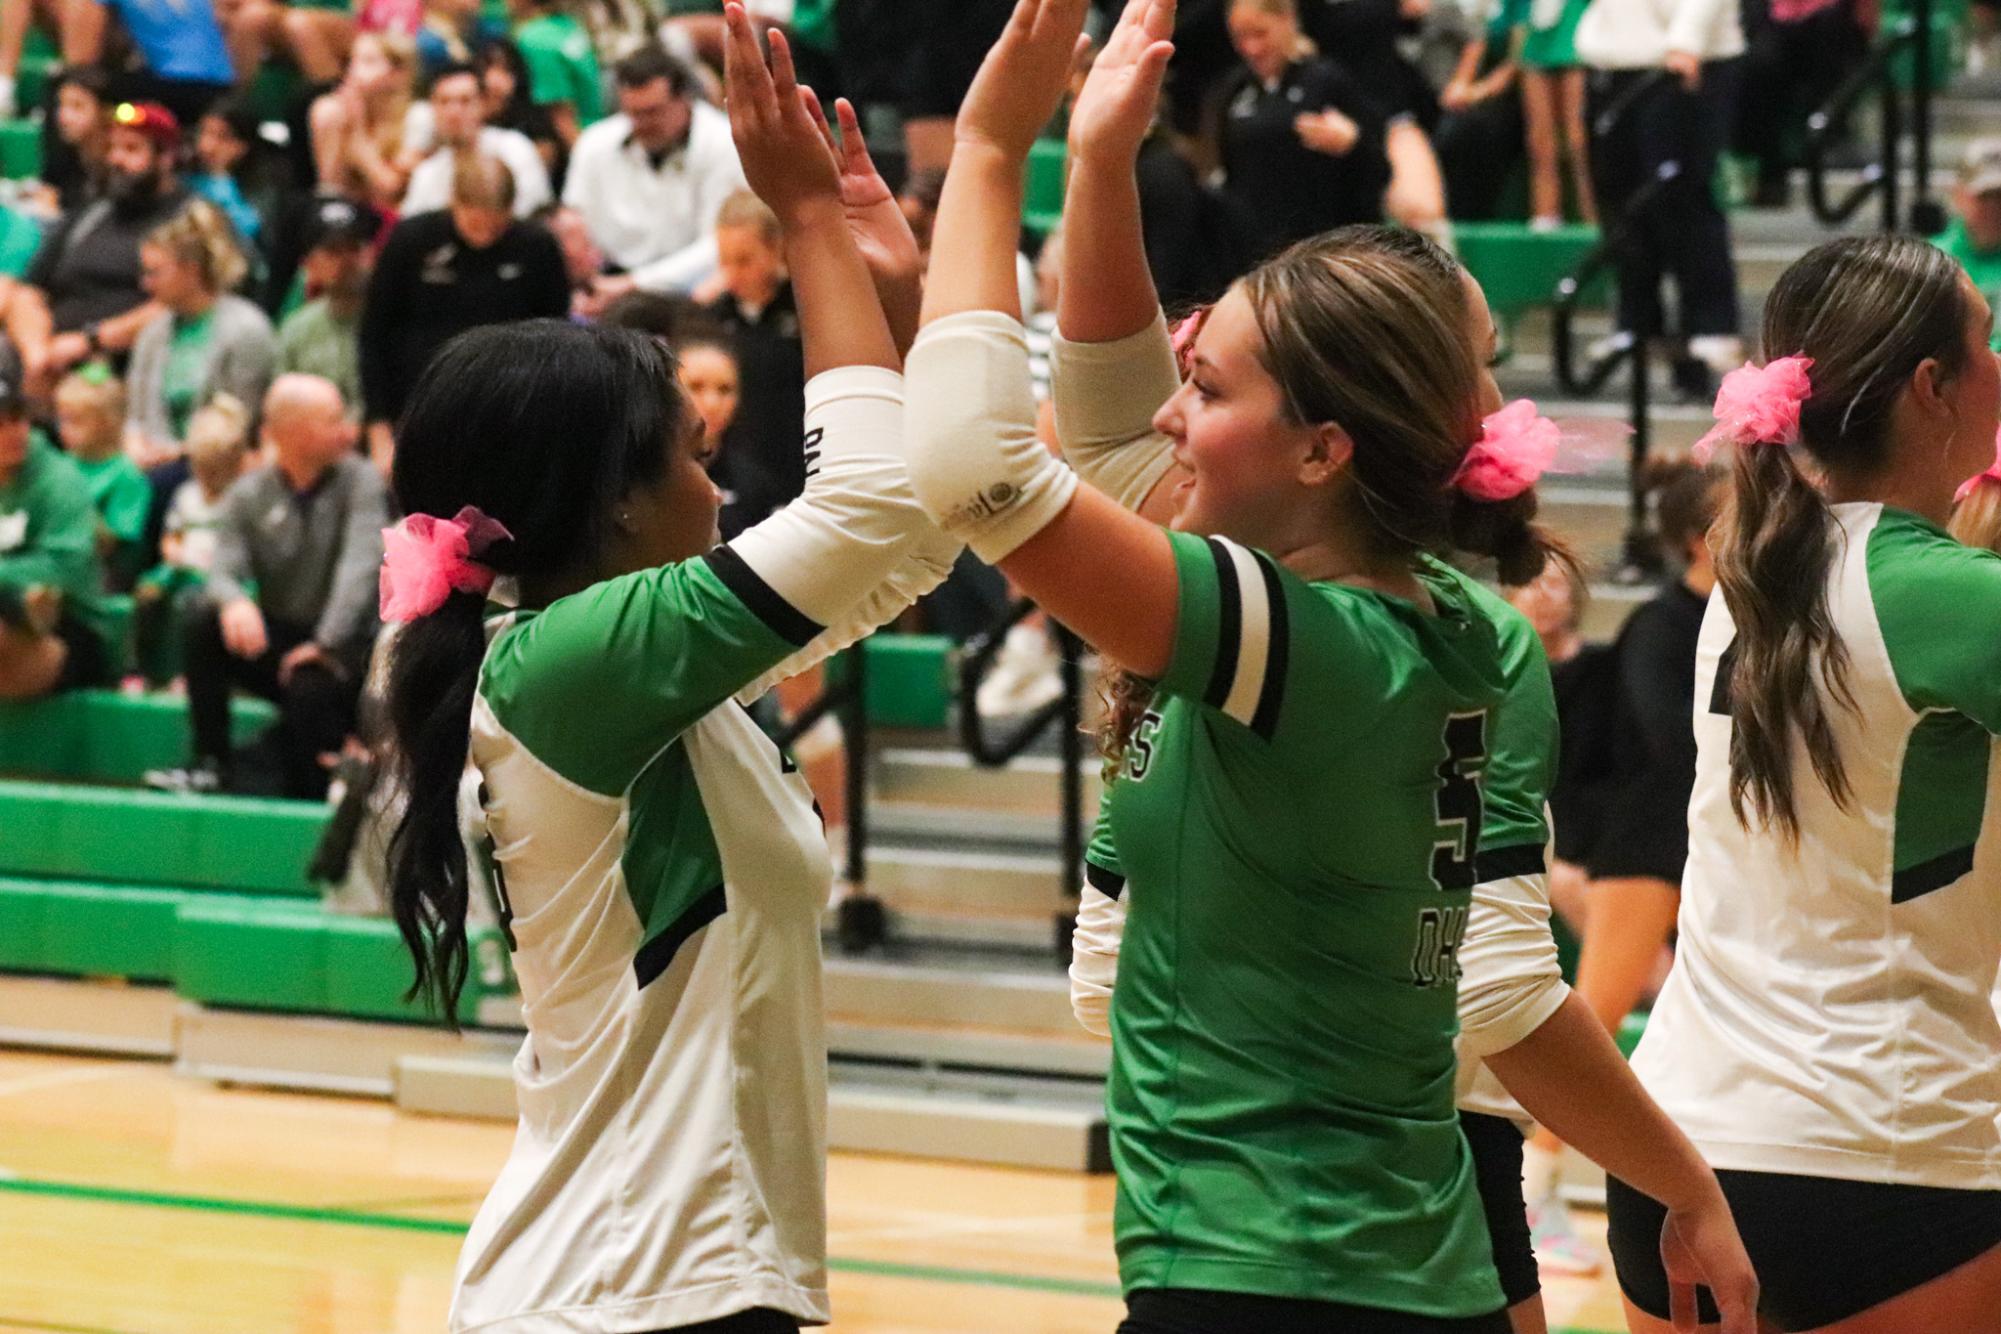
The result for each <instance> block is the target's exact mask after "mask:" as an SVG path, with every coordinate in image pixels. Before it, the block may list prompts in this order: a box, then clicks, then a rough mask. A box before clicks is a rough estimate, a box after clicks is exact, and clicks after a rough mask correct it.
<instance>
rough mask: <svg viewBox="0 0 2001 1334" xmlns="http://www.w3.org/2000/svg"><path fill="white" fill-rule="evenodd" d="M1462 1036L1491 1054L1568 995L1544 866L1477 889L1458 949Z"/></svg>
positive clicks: (1474, 1050) (1473, 1051) (1476, 1052)
mask: <svg viewBox="0 0 2001 1334" xmlns="http://www.w3.org/2000/svg"><path fill="white" fill-rule="evenodd" d="M1459 966H1460V972H1461V977H1460V981H1459V1039H1460V1046H1461V1049H1462V1051H1463V1052H1464V1053H1465V1054H1467V1055H1470V1056H1474V1057H1480V1058H1485V1057H1488V1056H1491V1055H1493V1054H1494V1053H1495V1052H1501V1051H1506V1050H1507V1049H1508V1048H1510V1047H1512V1046H1514V1045H1515V1044H1516V1043H1517V1042H1520V1041H1521V1040H1522V1039H1523V1038H1525V1037H1527V1036H1528V1035H1529V1034H1531V1033H1533V1032H1535V1031H1536V1030H1537V1029H1538V1028H1540V1027H1542V1026H1543V1024H1544V1023H1546V1022H1547V1021H1548V1019H1549V1017H1550V1016H1551V1015H1553V1014H1555V1013H1556V1012H1557V1010H1558V1009H1559V1008H1561V1007H1562V1005H1563V1001H1564V998H1565V997H1566V996H1568V995H1569V994H1570V986H1569V984H1568V983H1566V982H1565V981H1564V980H1563V970H1562V967H1561V966H1560V965H1559V964H1558V962H1557V957H1556V937H1554V936H1553V935H1551V934H1550V929H1549V879H1548V877H1547V876H1545V875H1542V874H1540V873H1538V874H1535V875H1518V876H1509V877H1507V878H1505V879H1501V880H1489V881H1485V882H1483V883H1481V884H1479V885H1476V886H1475V887H1474V889H1473V906H1472V908H1471V910H1470V911H1469V913H1468V914H1467V918H1466V938H1465V941H1464V943H1463V944H1462V945H1461V946H1460V949H1459Z"/></svg>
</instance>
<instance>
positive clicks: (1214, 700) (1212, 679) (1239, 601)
mask: <svg viewBox="0 0 2001 1334" xmlns="http://www.w3.org/2000/svg"><path fill="white" fill-rule="evenodd" d="M1208 542H1209V558H1210V559H1211V560H1213V561H1215V562H1216V664H1215V666H1214V667H1213V668H1212V669H1211V670H1210V672H1209V688H1208V689H1207V690H1206V691H1204V692H1203V693H1202V702H1203V703H1205V704H1207V705H1208V706H1209V707H1210V708H1212V709H1220V708H1222V707H1223V705H1224V704H1225V703H1227V702H1228V701H1229V698H1230V687H1231V686H1232V685H1233V684H1235V682H1236V679H1237V650H1238V645H1239V641H1240V640H1242V639H1243V637H1244V594H1243V591H1242V590H1241V589H1239V588H1238V587H1237V563H1236V562H1235V561H1233V560H1231V559H1230V553H1229V551H1228V550H1227V549H1225V548H1224V546H1223V544H1222V543H1221V542H1218V541H1217V540H1216V539H1215V538H1213V537H1212V538H1209V539H1208Z"/></svg>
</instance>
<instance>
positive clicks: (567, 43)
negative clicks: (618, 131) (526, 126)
mask: <svg viewBox="0 0 2001 1334" xmlns="http://www.w3.org/2000/svg"><path fill="white" fill-rule="evenodd" d="M507 8H508V13H509V14H511V15H512V16H513V18H514V42H515V45H516V46H517V47H519V48H520V51H521V56H522V58H523V59H524V60H525V61H526V62H527V64H528V94H529V97H530V98H531V99H532V100H533V101H534V103H535V105H536V106H538V107H540V108H542V110H543V111H545V112H546V113H548V116H549V119H550V121H551V122H552V123H553V124H554V125H555V127H556V136H557V138H559V139H560V140H562V144H563V148H564V149H565V150H566V151H567V150H568V149H570V148H571V147H573V146H574V145H575V144H576V142H577V136H578V135H579V134H581V133H582V132H583V130H584V127H585V126H587V125H594V124H596V123H597V122H598V121H600V120H602V119H604V84H603V76H602V75H601V74H600V73H599V72H598V54H597V49H596V48H595V47H594V46H592V45H591V35H590V33H588V32H586V31H585V30H584V25H583V24H581V23H579V22H577V20H576V19H575V18H573V17H572V16H571V15H570V13H569V12H568V10H569V0H508V5H507Z"/></svg>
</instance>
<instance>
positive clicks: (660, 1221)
mask: <svg viewBox="0 0 2001 1334" xmlns="http://www.w3.org/2000/svg"><path fill="white" fill-rule="evenodd" d="M900 409H901V397H900V382H899V380H898V377H896V376H894V375H891V374H890V373H888V372H885V371H874V370H867V369H860V368H849V369H846V370H842V371H836V372H831V373H829V374H827V375H823V376H820V377H817V378H816V379H815V380H814V381H813V383H812V384H811V385H810V386H808V410H807V419H806V420H807V426H808V432H807V449H808V458H809V460H810V462H809V469H810V472H809V480H808V484H807V490H806V493H805V495H804V496H802V497H801V498H800V500H798V501H796V502H794V504H793V505H792V506H790V507H788V508H787V509H786V510H783V511H780V512H779V513H778V514H776V515H773V516H772V517H771V518H770V519H767V520H766V521H765V522H764V523H762V524H759V525H758V526H757V527H756V528H754V529H752V530H751V531H749V532H747V533H745V534H743V535H742V536H741V537H739V538H738V539H737V541H736V542H734V543H732V544H731V545H730V546H727V547H720V548H718V549H716V550H715V551H713V552H711V553H709V554H708V555H706V556H703V557H700V558H697V559H693V560H689V561H685V562H682V563H680V564H677V565H672V566H667V567H663V568H660V569H655V570H647V571H643V572H641V573H637V574H632V575H627V576H625V577H623V578H619V579H613V580H610V581H607V582H604V583H600V584H597V585H594V586H592V587H591V588H588V589H586V590H584V591H583V592H581V593H578V594H576V595H574V596H572V597H567V598H563V599H561V600H560V601H557V602H555V603H553V604H551V605H550V606H549V607H547V608H546V609H544V610H540V611H534V612H529V611H521V612H514V613H510V614H508V615H506V616H503V617H499V618H496V620H495V621H494V622H493V623H492V624H491V626H490V642H489V645H488V649H487V655H486V660H485V663H484V665H483V667H482V669H481V673H480V679H479V689H478V694H477V697H476V699H475V701H474V705H473V714H472V733H471V754H470V767H469V772H468V781H467V783H466V785H465V788H464V790H463V792H462V798H461V815H462V820H463V823H464V825H465V828H466V836H467V839H468V842H469V845H470V846H471V848H472V850H473V851H474V853H475V854H476V855H477V857H478V858H479V860H480V862H481V863H483V864H484V865H485V867H486V868H487V869H488V871H489V872H490V874H491V877H492V885H493V888H494V890H495V892H496V894H497V896H498V897H499V899H500V901H501V905H502V922H503V925H504V926H505V927H506V929H507V930H508V931H509V933H510V942H511V945H512V948H513V950H514V956H513V961H514V968H515V971H516V973H517V974H518V976H519V979H520V985H521V998H522V1014H523V1018H524V1020H525V1022H526V1025H527V1029H528V1036H527V1039H526V1041H524V1042H523V1044H522V1046H521V1049H520V1052H519V1054H518V1056H517V1057H516V1059H515V1063H514V1074H515V1085H516V1089H517V1092H518V1094H519V1101H520V1124H519V1128H518V1130H517V1132H516V1136H515V1143H514V1149H513V1152H512V1154H511V1155H510V1157H509V1159H508V1161H507V1164H506V1166H505V1168H504V1169H503V1170H502V1172H501V1174H500V1177H499V1179H498V1180H497V1181H496V1182H495V1184H494V1186H493V1189H492V1191H491V1192H490V1193H489V1194H488V1196H487V1199H486V1201H485V1203H484V1204H483V1205H482V1206H481V1208H480V1211H479V1214H478V1217H477V1218H476V1219H475V1220H474V1222H473V1226H472V1229H471V1232H470V1234H469V1235H468V1236H467V1238H466V1242H465V1247H464V1250H463V1253H462V1254H461V1257H460V1262H459V1272H458V1291H457V1294H456V1297H455V1300H454V1303H453V1307H452V1314H451V1327H452V1329H453V1330H455V1331H472V1330H479V1331H495V1332H496V1334H497V1332H500V1331H505V1332H506V1334H544V1332H545V1331H547V1332H550V1334H554V1332H555V1331H586V1330H588V1331H639V1330H655V1329H662V1328H668V1327H674V1326H680V1325H686V1324H693V1323H697V1322H700V1321H706V1320H712V1319H716V1318H719V1317H721V1316H725V1315H729V1314H732V1313H734V1312H738V1311H742V1310H746V1309H750V1308H754V1307H772V1308H776V1309H778V1310H781V1311H785V1312H788V1313H790V1314H792V1315H793V1316H795V1317H797V1318H799V1319H800V1320H802V1321H805V1322H807V1323H824V1322H825V1321H826V1320H827V1318H828V1309H827V1293H826V1243H825V1217H824V1215H825V1203H824V1199H825V1197H824V1171H825V1161H824V1160H825V1143H826V1135H825V1118H826V1050H825V1045H824V1041H823V1038H822V1032H821V1022H822V1020H821V1004H820V932H819V922H820V912H821V909H822V907H823V906H824V905H825V903H826V901H827V895H828V891H829V887H830V883H831V878H832V868H831V866H830V864H829V861H828V854H827V849H826V844H825V840H824V838H823V835H822V830H821V827H820V822H819V820H818V818H817V817H816V814H815V812H814V809H813V799H812V794H811V792H810V791H809V790H808V789H807V786H806V784H805V782H804V780H803V779H802V778H801V777H800V775H799V774H798V773H797V772H796V771H795V769H794V767H793V766H792V765H791V764H790V763H789V761H788V760H787V759H786V757H785V756H784V755H783V754H782V753H781V752H780V751H779V749H778V747H776V746H775V745H774V744H773V743H772V742H771V741H770V740H769V739H768V738H767V737H766V736H765V735H764V733H763V732H761V731H760V730H759V729H758V728H757V726H756V725H755V724H754V723H752V721H751V720H750V718H749V716H748V715H747V714H746V713H745V711H744V709H743V707H742V706H741V705H740V704H739V703H738V702H737V701H736V700H735V699H734V698H732V696H734V695H736V694H737V693H738V692H739V691H742V690H744V689H745V687H746V686H749V685H750V684H751V683H753V682H755V681H760V680H764V681H768V680H770V679H773V678H775V677H778V676H782V675H784V674H788V673H789V672H791V671H794V670H796V669H797V668H798V667H799V666H801V665H804V663H806V662H808V661H810V660H812V659H814V658H817V657H820V656H824V654H825V653H827V652H830V651H832V649H834V648H836V647H839V646H841V645H842V644H845V643H848V642H852V641H853V640H854V639H855V638H856V637H858V636H859V635H860V634H862V633H864V632H865V631H866V630H867V629H868V628H870V627H871V626H873V625H874V624H877V623H880V622H881V621H883V620H886V619H887V618H888V617H889V616H890V615H893V614H894V613H895V612H896V611H897V610H898V609H900V608H901V607H902V606H904V605H907V603H908V602H909V601H910V600H911V599H912V598H913V597H915V596H916V595H917V594H919V593H921V592H924V591H926V590H927V589H928V588H929V587H931V586H934V585H935V584H936V583H937V582H938V580H939V579H940V578H942V576H943V574H944V573H945V572H946V571H947V570H949V568H950V566H951V561H952V557H953V555H954V554H955V552H956V548H955V547H954V546H953V545H952V544H950V543H948V542H945V541H944V540H943V539H940V538H939V537H938V536H937V535H936V534H935V533H931V532H929V530H928V528H927V526H926V525H924V523H923V522H922V516H921V511H920V510H918V509H917V507H916V505H915V503H914V501H913V500H912V498H911V496H910V492H909V486H908V483H907V480H905V479H904V477H903V473H902V466H901V462H900V459H899V457H898V454H897V448H898V443H899V442H898V435H899V432H900ZM829 626H831V627H834V628H832V629H828V628H826V627H829Z"/></svg>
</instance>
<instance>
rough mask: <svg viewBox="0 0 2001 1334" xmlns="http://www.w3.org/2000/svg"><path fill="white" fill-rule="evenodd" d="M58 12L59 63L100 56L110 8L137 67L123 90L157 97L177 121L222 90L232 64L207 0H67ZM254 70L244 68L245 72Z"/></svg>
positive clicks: (197, 113) (192, 115)
mask: <svg viewBox="0 0 2001 1334" xmlns="http://www.w3.org/2000/svg"><path fill="white" fill-rule="evenodd" d="M68 5H69V8H68V9H67V10H66V11H65V13H64V15H63V63H64V64H67V65H98V64H102V63H103V62H104V54H105V45H106V43H105V33H106V28H107V26H108V24H109V22H110V17H111V12H112V11H114V10H115V11H116V12H117V15H118V23H119V26H120V27H121V28H123V29H124V31H125V34H126V35H127V36H128V37H130V38H131V39H132V45H133V46H135V47H136V48H138V52H139V58H140V63H141V66H142V67H141V68H140V69H138V70H135V71H132V72H130V73H128V74H126V75H124V76H123V80H122V84H123V87H124V89H125V92H126V95H127V96H129V97H132V98H134V99H135V100H140V99H143V100H147V101H153V102H158V103H160V104H161V105H163V106H165V107H166V108H167V109H168V110H170V111H172V112H173V113H174V117H175V119H176V120H177V121H179V123H180V124H182V125H192V124H194V123H195V122H196V121H197V120H199V119H201V113H202V112H204V111H206V110H208V107H209V104H210V103H212V102H214V101H216V100H217V99H218V98H221V97H223V96H225V95H227V94H228V92H229V90H230V88H231V87H232V86H233V85H234V84H235V82H236V69H235V67H234V66H233V65H232V64H231V63H230V59H229V50H228V48H227V46H226V45H225V44H224V42H223V40H222V27H221V25H220V24H219V23H218V22H217V21H216V16H215V7H214V5H213V4H212V3H211V0H182V3H179V4H171V5H169V4H160V3H158V2H157V0H68ZM253 73H255V71H254V70H247V71H245V72H244V77H245V78H248V77H249V76H250V75H251V74H253Z"/></svg>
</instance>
